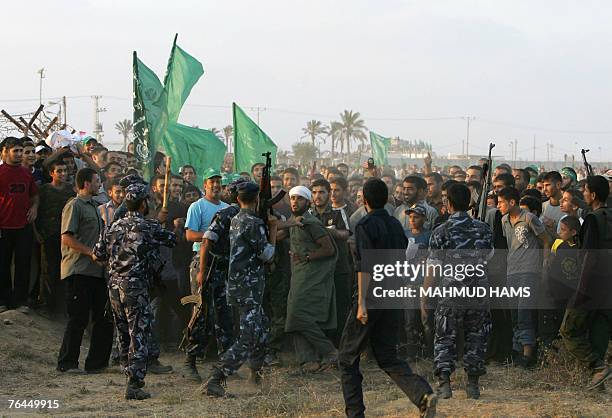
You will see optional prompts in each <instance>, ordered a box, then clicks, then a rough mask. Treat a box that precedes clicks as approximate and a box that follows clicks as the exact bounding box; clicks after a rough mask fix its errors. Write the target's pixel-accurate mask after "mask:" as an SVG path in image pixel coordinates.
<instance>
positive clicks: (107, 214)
mask: <svg viewBox="0 0 612 418" xmlns="http://www.w3.org/2000/svg"><path fill="white" fill-rule="evenodd" d="M104 185H105V187H104V188H105V189H106V194H107V195H108V197H109V198H110V200H109V201H108V202H106V203H104V204H102V205H100V206H98V211H99V212H100V216H101V217H102V220H103V221H104V225H106V226H107V227H108V226H110V224H111V223H113V218H114V216H115V211H116V210H117V208H118V207H119V206H120V205H121V203H122V202H123V197H124V196H125V193H124V190H123V186H121V184H119V179H118V178H115V179H113V180H109V181H107V182H106V183H105V184H104Z"/></svg>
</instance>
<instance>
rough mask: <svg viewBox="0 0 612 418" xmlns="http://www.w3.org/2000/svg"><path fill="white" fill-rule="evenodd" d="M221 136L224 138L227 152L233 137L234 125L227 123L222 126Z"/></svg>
mask: <svg viewBox="0 0 612 418" xmlns="http://www.w3.org/2000/svg"><path fill="white" fill-rule="evenodd" d="M223 137H224V138H225V148H227V152H229V150H230V144H231V143H232V139H233V138H234V127H233V126H232V125H227V126H226V127H225V128H223Z"/></svg>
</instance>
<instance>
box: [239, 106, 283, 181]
mask: <svg viewBox="0 0 612 418" xmlns="http://www.w3.org/2000/svg"><path fill="white" fill-rule="evenodd" d="M233 114H234V171H237V172H239V173H240V172H242V171H246V172H248V173H250V172H251V167H252V166H253V164H255V163H265V162H266V160H265V157H262V155H261V154H262V153H264V152H267V151H270V152H271V153H272V155H271V158H272V168H274V165H275V164H276V149H277V146H276V144H275V143H274V142H273V141H272V140H271V139H270V137H269V136H268V135H266V133H265V132H264V131H262V130H261V129H260V128H259V126H257V124H256V123H255V122H253V121H252V120H251V118H249V117H248V116H247V114H246V113H244V110H242V109H241V108H240V107H239V106H238V105H237V104H236V103H233Z"/></svg>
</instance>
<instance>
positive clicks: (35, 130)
mask: <svg viewBox="0 0 612 418" xmlns="http://www.w3.org/2000/svg"><path fill="white" fill-rule="evenodd" d="M32 131H34V132H38V135H40V139H43V140H44V139H45V134H44V133H43V131H41V130H40V128H39V127H38V125H37V124H35V123H34V124H32Z"/></svg>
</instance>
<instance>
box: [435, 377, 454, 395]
mask: <svg viewBox="0 0 612 418" xmlns="http://www.w3.org/2000/svg"><path fill="white" fill-rule="evenodd" d="M437 393H438V396H440V398H442V399H449V398H452V397H453V391H452V390H451V384H450V375H449V374H448V373H440V376H439V377H438V389H437Z"/></svg>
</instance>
